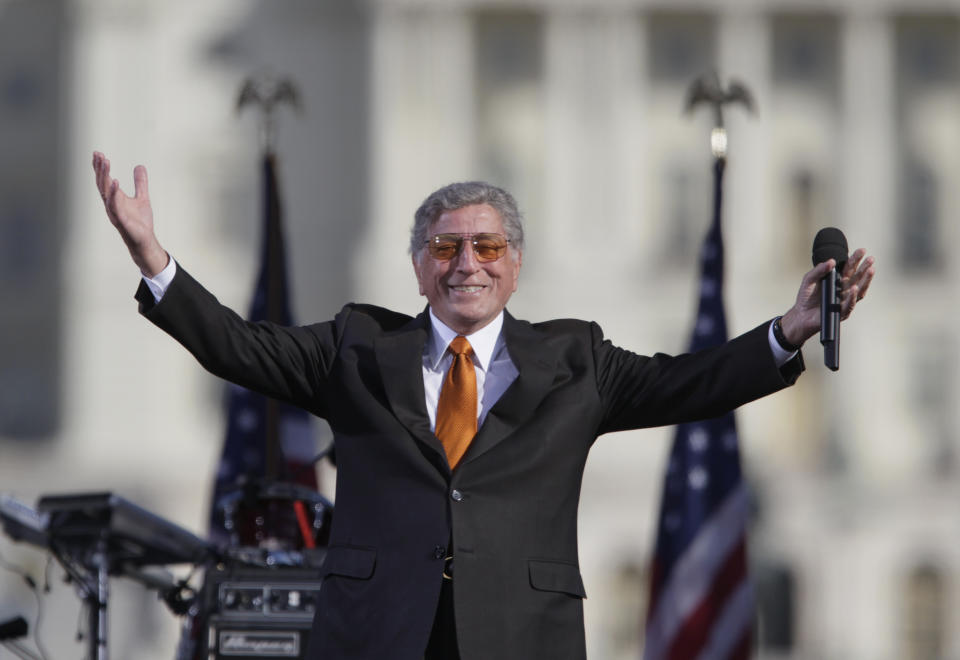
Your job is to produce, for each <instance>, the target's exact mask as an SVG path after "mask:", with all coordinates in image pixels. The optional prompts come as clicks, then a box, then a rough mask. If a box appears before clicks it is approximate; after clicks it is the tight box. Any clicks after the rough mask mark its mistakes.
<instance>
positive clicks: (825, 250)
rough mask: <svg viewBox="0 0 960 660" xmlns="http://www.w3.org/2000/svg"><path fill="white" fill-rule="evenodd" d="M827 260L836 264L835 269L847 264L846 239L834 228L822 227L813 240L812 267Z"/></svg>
mask: <svg viewBox="0 0 960 660" xmlns="http://www.w3.org/2000/svg"><path fill="white" fill-rule="evenodd" d="M828 259H833V260H834V261H836V262H837V267H838V268H839V267H842V266H843V264H845V263H847V237H846V236H844V235H843V232H842V231H840V230H839V229H837V228H836V227H824V228H823V229H821V230H820V231H818V232H817V235H816V237H815V238H814V239H813V265H814V266H816V265H817V264H822V263H823V262H824V261H827V260H828Z"/></svg>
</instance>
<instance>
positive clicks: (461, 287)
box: [452, 286, 483, 293]
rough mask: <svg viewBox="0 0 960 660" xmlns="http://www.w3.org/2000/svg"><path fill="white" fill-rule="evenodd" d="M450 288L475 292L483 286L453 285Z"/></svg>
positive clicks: (464, 291) (463, 291)
mask: <svg viewBox="0 0 960 660" xmlns="http://www.w3.org/2000/svg"><path fill="white" fill-rule="evenodd" d="M452 288H453V290H454V291H460V292H462V293H476V292H477V291H479V290H480V289H482V288H483V287H482V286H455V287H452Z"/></svg>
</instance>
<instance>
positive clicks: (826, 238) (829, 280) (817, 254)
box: [813, 227, 847, 371]
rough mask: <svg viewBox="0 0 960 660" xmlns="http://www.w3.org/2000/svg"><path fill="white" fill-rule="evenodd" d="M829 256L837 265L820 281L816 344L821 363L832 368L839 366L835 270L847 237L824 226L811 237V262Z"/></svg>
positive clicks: (844, 253)
mask: <svg viewBox="0 0 960 660" xmlns="http://www.w3.org/2000/svg"><path fill="white" fill-rule="evenodd" d="M829 259H833V260H834V261H835V262H836V264H837V265H836V267H835V268H831V269H830V270H829V272H827V274H826V276H824V278H823V279H822V280H820V343H821V344H823V363H824V364H825V365H826V366H827V368H829V369H831V370H833V371H836V370H837V369H839V368H840V302H839V298H838V293H839V287H840V275H839V271H841V270H843V266H844V264H846V263H847V238H846V236H844V235H843V232H842V231H840V230H839V229H837V228H836V227H824V228H823V229H821V230H820V231H818V232H817V236H816V238H814V239H813V265H814V266H816V265H817V264H821V263H823V262H824V261H828V260H829Z"/></svg>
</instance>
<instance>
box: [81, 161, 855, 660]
mask: <svg viewBox="0 0 960 660" xmlns="http://www.w3.org/2000/svg"><path fill="white" fill-rule="evenodd" d="M93 167H94V171H95V175H96V182H97V187H98V189H99V192H100V195H101V197H102V198H103V200H104V204H105V208H106V211H107V215H108V217H109V218H110V221H111V222H112V223H113V224H114V226H115V227H116V228H117V230H118V231H119V232H120V235H121V237H122V238H123V240H124V242H125V243H126V245H127V248H128V249H129V251H130V254H131V256H132V257H133V260H134V262H135V263H136V264H137V266H138V267H139V268H140V271H141V274H142V275H143V282H142V284H141V287H140V289H139V290H138V292H137V299H138V300H139V301H140V310H141V312H142V313H143V314H144V315H145V316H146V317H147V318H148V319H150V320H151V321H152V322H153V323H155V324H156V325H158V326H159V327H160V328H162V329H163V330H164V331H166V332H168V333H169V334H170V335H172V336H173V337H174V338H176V339H177V340H178V341H179V342H181V343H182V344H183V345H184V346H185V347H186V348H187V349H188V350H190V351H191V352H192V353H193V354H194V355H195V356H196V357H197V359H198V360H199V361H200V363H201V364H202V365H203V366H204V367H206V368H207V369H209V370H210V371H211V372H213V373H215V374H217V375H219V376H221V377H223V378H225V379H227V380H230V381H233V382H236V383H239V384H241V385H244V386H246V387H249V388H251V389H255V390H258V391H260V392H263V393H264V394H267V395H269V396H273V397H276V398H278V399H281V400H284V401H289V402H292V403H294V404H296V405H299V406H301V407H303V408H305V409H307V410H309V411H311V412H312V413H314V414H316V415H318V416H320V417H323V418H325V419H326V420H327V421H328V422H329V424H330V427H331V428H332V429H333V433H334V442H335V444H336V452H337V469H338V474H337V490H336V514H335V516H334V521H333V527H332V531H331V538H330V546H329V548H328V554H327V559H326V561H325V563H324V566H323V569H322V575H323V578H324V582H323V587H322V589H321V591H320V597H319V602H318V603H317V612H316V616H315V619H314V626H313V631H312V633H311V637H310V649H309V651H308V657H310V658H313V659H316V660H321V659H322V660H345V659H357V660H361V659H362V660H384V659H390V660H423V659H424V658H427V659H428V660H456V659H458V658H463V659H464V660H490V659H491V658H496V659H497V660H514V659H515V660H536V659H544V660H546V659H549V660H582V659H583V658H585V657H586V649H585V643H584V630H583V609H582V599H583V598H584V597H585V591H584V586H583V581H582V579H581V577H580V571H579V564H578V561H579V560H578V550H577V505H578V501H579V494H580V481H581V477H582V475H583V469H584V464H585V462H586V459H587V454H588V452H589V450H590V447H591V446H592V445H593V442H594V440H596V438H597V437H598V436H600V435H602V434H604V433H607V432H612V431H620V430H626V429H636V428H643V427H650V426H658V425H664V424H675V423H679V422H683V421H691V420H695V419H702V418H708V417H713V416H716V415H719V414H721V413H723V412H726V411H728V410H731V409H733V408H735V407H737V406H739V405H741V404H743V403H746V402H748V401H751V400H754V399H756V398H758V397H761V396H764V395H766V394H769V393H771V392H774V391H776V390H779V389H781V388H784V387H786V386H787V385H789V384H791V383H793V382H794V381H795V380H796V378H797V377H798V376H799V374H800V372H801V371H802V369H803V362H802V359H801V357H800V354H799V346H800V345H801V344H802V343H803V342H804V341H805V340H806V339H807V338H809V337H811V336H812V335H814V334H815V333H816V332H817V331H818V330H819V324H820V312H819V299H820V297H819V292H818V290H819V282H820V280H821V278H822V277H823V276H824V274H825V273H826V272H827V270H828V269H830V268H832V267H833V265H834V264H833V262H832V261H827V262H824V263H823V264H820V265H819V266H817V267H816V268H814V269H813V270H811V271H810V272H808V273H807V274H806V275H805V276H804V278H803V280H802V282H801V285H800V291H799V293H798V295H797V298H796V301H795V303H794V304H793V306H792V307H790V309H789V310H788V311H787V312H786V313H785V314H784V315H783V316H782V317H778V318H777V319H774V320H773V321H767V322H765V323H763V324H761V325H759V326H758V327H757V328H755V329H753V330H751V331H749V332H747V333H745V334H743V335H741V336H740V337H737V338H736V339H733V340H731V341H730V342H728V343H727V344H726V345H724V346H721V347H718V348H715V349H711V350H708V351H703V352H700V353H697V354H691V355H679V356H674V357H671V356H667V355H663V354H656V355H653V356H652V357H646V356H641V355H637V354H634V353H631V352H630V351H626V350H623V349H621V348H617V347H616V346H614V345H613V344H611V343H610V342H609V341H608V340H606V339H604V337H603V333H602V331H601V330H600V328H599V326H597V325H596V324H595V323H590V322H585V321H575V320H563V321H546V322H542V323H528V322H526V321H519V320H517V319H515V318H513V317H512V316H511V315H510V314H509V313H508V312H507V311H506V309H505V308H506V304H507V302H508V301H509V299H510V296H511V295H512V294H513V292H514V291H516V290H517V286H518V281H519V276H520V267H521V264H522V256H523V228H522V225H521V222H520V214H519V212H518V211H517V205H516V203H515V202H514V200H513V198H512V197H511V196H510V194H509V193H507V192H506V191H504V190H502V189H500V188H497V187H495V186H491V185H489V184H485V183H477V182H470V183H457V184H452V185H449V186H446V187H444V188H442V189H440V190H438V191H436V192H435V193H433V194H431V195H430V196H429V197H428V198H427V199H426V200H425V201H424V203H423V204H422V205H421V207H420V208H419V209H418V210H417V212H416V214H415V218H414V227H413V231H412V233H411V243H410V251H411V256H412V259H413V269H414V273H415V275H416V278H417V281H418V283H419V287H420V293H421V294H423V295H424V296H425V297H426V298H427V302H428V306H427V309H426V310H424V311H423V312H422V313H420V314H419V315H418V316H415V317H411V316H408V315H405V314H402V313H398V312H394V311H390V310H386V309H383V308H379V307H373V306H369V305H356V304H350V305H347V306H346V307H344V308H343V310H342V311H341V312H340V313H339V314H338V315H337V316H336V318H335V319H333V320H332V321H328V322H324V323H316V324H312V325H308V326H303V327H296V328H286V327H279V326H276V325H271V324H268V323H258V324H251V323H247V322H245V321H244V320H243V319H242V318H240V317H239V316H238V315H236V314H235V313H234V312H232V311H231V310H229V309H227V308H226V307H224V306H222V305H220V303H219V302H218V301H217V300H216V298H214V297H213V295H211V294H210V293H209V292H207V291H206V290H205V289H204V288H203V287H202V286H201V285H200V284H199V283H197V282H196V281H195V280H194V279H193V278H192V277H190V275H189V274H188V273H187V272H186V271H185V270H184V269H183V268H182V267H181V266H179V265H178V264H177V263H176V262H174V261H173V259H171V258H170V257H169V255H168V253H167V252H166V250H164V249H163V248H162V247H161V246H160V244H159V242H158V241H157V239H156V236H155V234H154V232H153V214H152V211H151V207H150V201H149V194H148V192H147V174H146V170H145V169H144V168H143V167H138V168H136V170H135V171H134V181H135V195H134V196H133V197H129V196H127V195H125V194H124V193H123V192H122V191H121V190H120V187H119V184H118V183H117V181H116V180H115V179H113V178H111V176H110V165H109V161H107V159H106V158H104V157H103V155H102V154H100V153H95V154H94V158H93ZM873 274H874V268H873V259H872V258H864V251H863V250H857V251H856V252H855V253H854V254H853V255H852V256H851V258H850V259H849V260H848V262H847V265H846V267H845V269H844V272H843V274H842V281H843V286H842V294H841V303H842V312H841V314H842V316H843V318H846V317H847V316H849V314H850V312H851V311H852V309H853V307H854V305H855V304H856V302H857V300H859V299H860V298H862V297H863V295H864V294H865V293H866V290H867V288H868V286H869V284H870V281H871V279H872V277H873Z"/></svg>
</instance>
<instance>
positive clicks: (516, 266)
mask: <svg viewBox="0 0 960 660" xmlns="http://www.w3.org/2000/svg"><path fill="white" fill-rule="evenodd" d="M511 249H512V248H511ZM522 265H523V252H522V251H520V250H517V251H516V253H515V255H514V258H513V290H514V291H516V290H517V287H519V286H520V266H522Z"/></svg>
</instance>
